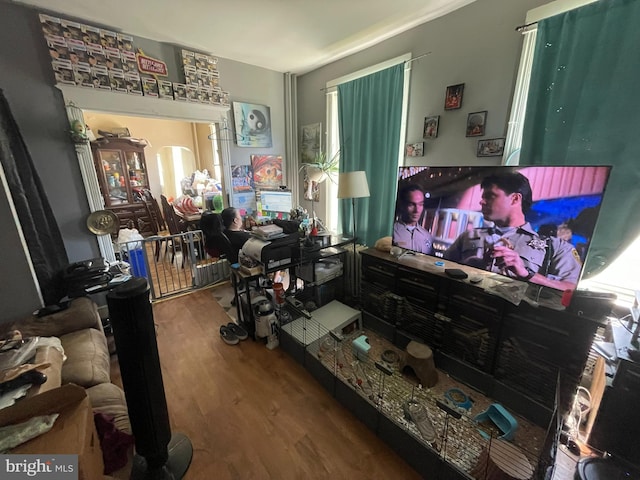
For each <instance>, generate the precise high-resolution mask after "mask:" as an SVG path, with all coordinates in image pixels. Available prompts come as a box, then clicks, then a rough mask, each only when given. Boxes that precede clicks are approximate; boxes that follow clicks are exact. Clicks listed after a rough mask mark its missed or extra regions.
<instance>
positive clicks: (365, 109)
mask: <svg viewBox="0 0 640 480" xmlns="http://www.w3.org/2000/svg"><path fill="white" fill-rule="evenodd" d="M403 86H404V64H403V63H401V64H398V65H396V66H393V67H390V68H387V69H385V70H382V71H379V72H376V73H373V74H371V75H367V76H366V77H362V78H359V79H357V80H353V81H351V82H347V83H343V84H341V85H338V125H339V130H340V171H341V172H352V171H357V170H364V171H365V172H366V173H367V181H368V183H369V191H370V192H371V196H370V197H369V198H359V199H356V222H357V223H356V227H357V233H358V237H359V239H360V242H361V243H364V244H366V245H371V246H373V245H374V244H375V242H376V240H378V239H379V238H381V237H385V236H388V235H391V225H392V224H393V212H394V204H395V191H396V179H397V175H398V152H399V148H400V126H401V120H402V97H403ZM339 219H340V222H341V225H342V231H343V232H351V233H353V232H352V230H353V217H352V212H351V200H342V201H341V202H340V210H339Z"/></svg>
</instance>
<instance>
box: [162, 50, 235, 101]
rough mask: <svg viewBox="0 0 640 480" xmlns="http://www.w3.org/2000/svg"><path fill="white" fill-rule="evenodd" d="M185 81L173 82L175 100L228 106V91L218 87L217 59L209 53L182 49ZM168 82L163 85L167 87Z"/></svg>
mask: <svg viewBox="0 0 640 480" xmlns="http://www.w3.org/2000/svg"><path fill="white" fill-rule="evenodd" d="M182 66H183V69H184V78H185V83H174V84H173V85H172V87H173V90H174V92H173V94H174V98H175V100H178V101H181V102H194V103H208V104H212V105H224V106H229V105H230V103H229V92H226V91H223V90H222V88H221V87H220V72H218V59H217V58H216V57H213V56H211V55H205V54H202V53H197V52H193V51H190V50H185V49H182ZM168 83H170V82H167V84H166V85H164V87H165V88H166V89H167V91H168V89H169V86H170V85H169V84H168Z"/></svg>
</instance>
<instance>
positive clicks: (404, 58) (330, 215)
mask: <svg viewBox="0 0 640 480" xmlns="http://www.w3.org/2000/svg"><path fill="white" fill-rule="evenodd" d="M399 63H404V64H405V70H404V72H405V74H404V89H403V92H404V93H403V95H404V97H403V99H402V125H401V127H400V138H401V139H402V141H401V142H400V145H399V151H398V162H400V161H402V159H403V158H404V138H405V135H406V128H407V111H408V107H409V80H410V72H411V54H410V53H406V54H404V55H401V56H399V57H395V58H392V59H390V60H387V61H386V62H381V63H378V64H376V65H373V66H371V67H369V68H365V69H362V70H359V71H357V72H354V73H351V74H349V75H345V76H343V77H340V78H337V79H335V80H331V81H329V82H327V88H326V103H327V156H329V157H330V156H332V155H335V153H336V152H337V151H338V150H339V149H340V132H339V128H338V90H337V87H338V85H340V84H341V83H346V82H350V81H352V80H356V79H358V78H362V77H365V76H367V75H371V74H372V73H375V72H379V71H381V70H384V69H386V68H389V67H392V66H394V65H398V64H399ZM398 164H399V163H398ZM324 184H325V185H326V187H325V191H326V195H325V197H326V199H327V200H326V212H327V214H326V217H327V218H326V226H327V228H328V229H329V230H330V231H332V232H338V228H339V224H338V198H337V197H338V185H337V184H336V183H334V182H324ZM338 233H339V232H338Z"/></svg>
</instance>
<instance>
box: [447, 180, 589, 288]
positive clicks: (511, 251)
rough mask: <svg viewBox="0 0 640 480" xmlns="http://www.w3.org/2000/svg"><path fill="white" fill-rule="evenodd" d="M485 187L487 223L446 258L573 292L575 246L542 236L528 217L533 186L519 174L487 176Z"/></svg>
mask: <svg viewBox="0 0 640 480" xmlns="http://www.w3.org/2000/svg"><path fill="white" fill-rule="evenodd" d="M480 187H481V188H482V199H481V200H480V205H481V207H482V215H483V217H484V220H485V225H484V226H483V227H481V228H474V229H473V230H470V231H467V232H464V233H462V234H461V235H460V236H458V238H457V239H456V240H455V241H454V242H453V244H452V245H451V246H450V247H449V248H448V249H447V250H446V251H445V253H444V258H446V259H447V260H453V261H455V262H459V263H464V264H465V265H471V266H473V267H477V268H482V269H484V270H489V271H493V272H497V273H501V274H503V275H507V276H509V277H512V278H516V279H518V280H523V281H529V282H532V283H535V284H538V285H542V286H545V287H551V288H555V289H557V290H575V288H576V287H577V284H578V279H579V276H580V270H581V268H582V263H581V261H580V256H579V255H578V252H577V251H576V249H575V248H574V247H573V245H572V244H571V243H569V242H567V241H565V240H561V239H559V238H558V237H557V236H549V237H541V236H540V235H539V234H538V233H537V232H536V231H535V230H534V229H533V227H532V226H531V224H530V223H529V222H527V220H526V218H525V215H526V214H527V212H528V211H529V209H530V207H531V204H532V197H533V195H532V192H531V185H530V184H529V180H528V179H527V177H525V176H524V175H522V174H521V173H519V172H508V173H501V174H496V175H490V176H488V177H486V178H485V179H484V180H483V181H482V183H481V184H480Z"/></svg>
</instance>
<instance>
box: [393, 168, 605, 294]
mask: <svg viewBox="0 0 640 480" xmlns="http://www.w3.org/2000/svg"><path fill="white" fill-rule="evenodd" d="M610 169H611V167H609V166H531V167H529V166H515V167H510V166H477V167H476V166H470V167H432V166H424V167H419V166H414V167H400V169H399V172H398V189H397V197H396V211H395V218H394V224H393V244H394V245H397V246H399V247H401V248H403V249H406V250H409V251H413V252H419V253H424V254H427V255H432V256H435V257H440V258H444V259H447V260H452V261H455V262H457V263H460V264H463V265H468V266H471V267H475V268H479V269H483V270H488V271H492V272H495V273H497V274H501V275H504V276H507V277H510V278H516V279H518V280H523V281H529V282H531V283H536V284H539V285H543V286H548V287H551V288H555V289H558V290H567V289H575V288H576V287H577V284H578V281H579V280H580V276H581V275H582V266H583V265H584V261H585V259H586V256H587V254H588V250H589V243H590V240H591V237H592V234H593V231H594V229H595V225H596V222H597V218H598V213H599V210H600V205H601V203H602V199H603V195H604V192H605V187H606V184H607V181H608V178H609V172H610Z"/></svg>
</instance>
